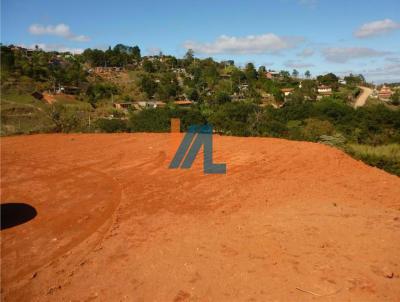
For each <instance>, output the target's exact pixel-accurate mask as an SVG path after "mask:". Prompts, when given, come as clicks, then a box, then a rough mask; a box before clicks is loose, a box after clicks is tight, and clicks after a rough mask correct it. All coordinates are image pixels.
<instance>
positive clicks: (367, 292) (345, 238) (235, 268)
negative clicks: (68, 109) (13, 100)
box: [1, 134, 400, 301]
mask: <svg viewBox="0 0 400 302" xmlns="http://www.w3.org/2000/svg"><path fill="white" fill-rule="evenodd" d="M180 138H181V136H180V134H176V135H175V136H174V137H171V136H170V135H169V134H113V135H106V134H85V135H84V134H82V135H76V134H74V135H72V134H71V135H33V136H19V137H9V138H2V139H1V145H2V154H1V155H2V169H1V202H2V203H10V202H20V203H27V204H29V205H31V206H33V207H34V208H35V209H36V211H37V216H36V217H34V219H32V220H30V221H28V222H26V223H24V224H19V225H16V226H14V227H11V228H8V229H4V230H2V231H1V244H2V245H1V248H2V280H1V287H2V300H3V301H315V300H316V299H319V300H320V301H396V299H397V300H398V298H399V297H400V278H399V274H400V253H399V250H400V241H399V238H400V178H399V177H396V176H393V175H390V174H387V173H385V172H383V171H381V170H378V169H375V168H372V167H369V166H366V165H365V164H363V163H361V162H358V161H355V160H353V159H352V158H350V157H349V156H347V155H345V154H344V153H342V152H340V151H338V150H336V149H333V148H330V147H327V146H324V145H320V144H313V143H306V142H294V141H287V140H280V139H269V138H235V137H220V136H214V148H215V150H214V162H216V163H222V162H225V163H226V164H227V174H226V175H204V174H203V172H202V161H201V160H200V156H198V158H197V159H196V162H195V164H194V167H193V168H192V169H190V170H170V169H168V164H169V162H170V160H171V158H172V156H173V154H174V152H175V150H176V147H177V145H178V144H179V141H180ZM320 296H322V297H320Z"/></svg>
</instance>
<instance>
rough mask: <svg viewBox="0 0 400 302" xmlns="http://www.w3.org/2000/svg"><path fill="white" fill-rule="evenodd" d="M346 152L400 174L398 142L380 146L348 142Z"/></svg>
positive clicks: (399, 148)
mask: <svg viewBox="0 0 400 302" xmlns="http://www.w3.org/2000/svg"><path fill="white" fill-rule="evenodd" d="M347 152H348V153H349V154H350V155H352V156H353V157H355V158H357V159H360V160H362V161H363V162H365V163H367V164H368V165H371V166H374V167H377V168H380V169H383V170H385V171H387V172H389V173H392V174H395V175H398V176H400V144H388V145H381V146H370V145H359V144H348V145H347Z"/></svg>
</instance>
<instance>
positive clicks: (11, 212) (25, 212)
mask: <svg viewBox="0 0 400 302" xmlns="http://www.w3.org/2000/svg"><path fill="white" fill-rule="evenodd" d="M0 209H1V230H4V229H8V228H12V227H14V226H17V225H20V224H23V223H25V222H28V221H29V220H32V219H33V218H35V217H36V215H37V212H36V210H35V208H34V207H32V206H31V205H29V204H26V203H3V204H1V205H0Z"/></svg>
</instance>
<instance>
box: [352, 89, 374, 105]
mask: <svg viewBox="0 0 400 302" xmlns="http://www.w3.org/2000/svg"><path fill="white" fill-rule="evenodd" d="M359 88H360V89H361V93H360V95H359V96H358V97H357V99H356V101H355V102H354V108H357V107H362V106H364V105H365V102H366V101H367V99H368V97H369V96H370V95H371V94H372V92H373V90H372V89H371V88H369V87H364V86H360V87H359Z"/></svg>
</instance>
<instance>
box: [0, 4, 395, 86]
mask: <svg viewBox="0 0 400 302" xmlns="http://www.w3.org/2000/svg"><path fill="white" fill-rule="evenodd" d="M399 11H400V2H399V1H398V0H381V1H376V0H373V1H368V3H367V2H365V1H359V0H356V1H351V2H350V1H327V0H326V1H323V0H273V1H272V0H271V1H228V0H217V1H193V3H189V1H120V0H115V1H112V2H104V4H100V1H92V0H90V1H75V0H71V1H50V0H31V1H28V0H26V1H20V0H13V1H11V0H4V1H2V8H1V22H2V24H1V25H2V26H1V27H2V29H1V31H2V32H1V34H2V35H1V36H2V37H1V42H2V43H3V44H11V43H12V44H19V45H25V46H33V45H39V46H40V47H41V48H43V49H44V50H52V49H57V50H62V51H73V52H81V51H82V50H83V49H85V48H88V47H91V48H106V47H108V46H109V45H115V44H116V43H124V44H128V45H136V44H137V45H139V46H140V48H141V49H142V53H143V54H144V55H145V54H154V53H158V52H159V51H162V52H163V53H165V54H173V55H176V56H178V57H179V56H182V55H183V54H184V53H185V52H186V50H187V49H189V48H191V49H193V50H194V51H195V54H196V55H197V56H199V57H209V56H211V57H213V58H215V59H217V60H223V59H234V60H235V62H236V63H237V64H239V65H243V64H245V63H247V62H250V61H251V62H254V63H255V64H256V65H266V67H267V68H270V69H276V70H280V69H286V70H292V69H298V70H299V71H300V72H304V71H306V70H307V69H309V70H310V71H311V72H312V73H313V74H317V73H324V72H329V71H332V72H336V73H337V74H339V75H341V74H345V73H349V72H353V73H363V74H364V75H365V76H366V77H367V79H369V80H373V81H375V82H383V81H400V17H399V13H398V12H399Z"/></svg>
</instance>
